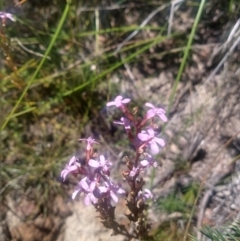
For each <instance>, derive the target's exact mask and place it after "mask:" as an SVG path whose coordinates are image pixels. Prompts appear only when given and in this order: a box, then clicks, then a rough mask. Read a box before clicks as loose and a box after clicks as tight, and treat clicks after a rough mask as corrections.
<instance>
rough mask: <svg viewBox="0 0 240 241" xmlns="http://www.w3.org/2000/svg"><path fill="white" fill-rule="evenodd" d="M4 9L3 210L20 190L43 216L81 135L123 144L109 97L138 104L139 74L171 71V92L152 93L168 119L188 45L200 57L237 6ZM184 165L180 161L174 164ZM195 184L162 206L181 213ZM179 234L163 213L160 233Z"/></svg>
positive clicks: (111, 0)
mask: <svg viewBox="0 0 240 241" xmlns="http://www.w3.org/2000/svg"><path fill="white" fill-rule="evenodd" d="M69 2H70V1H69ZM0 9H1V11H6V12H10V13H13V14H14V15H15V16H16V19H17V21H16V22H11V21H10V20H7V21H6V23H5V26H4V24H1V26H0V126H1V129H0V130H1V132H0V150H1V152H0V160H1V162H0V199H1V201H0V202H1V203H2V204H1V208H0V209H1V210H6V208H7V200H8V199H7V198H6V197H8V196H9V195H10V196H11V197H12V198H15V197H17V196H22V195H23V196H27V197H28V199H31V200H34V202H36V205H37V206H38V207H39V209H40V210H41V212H44V213H46V214H47V213H51V211H49V210H51V207H52V203H51V201H50V202H49V200H53V199H54V198H55V197H56V196H57V195H66V193H67V195H68V194H69V193H68V185H70V186H71V183H67V185H62V183H61V180H60V178H59V174H60V171H61V168H63V166H64V165H65V163H66V161H67V160H68V158H69V156H70V155H72V154H73V153H74V152H76V151H77V150H78V143H77V140H78V138H80V137H81V136H89V135H93V136H94V137H96V138H100V137H101V136H105V138H106V139H105V141H106V143H108V142H114V143H117V146H118V145H119V146H121V145H123V144H124V143H122V142H123V141H122V140H120V141H119V136H121V135H122V133H118V134H113V133H115V132H116V130H115V129H114V127H113V126H111V125H110V124H109V123H108V120H109V119H107V117H106V110H105V108H104V106H105V103H106V101H108V100H109V99H111V98H113V97H114V96H116V95H117V94H119V93H120V94H123V95H125V96H128V97H131V98H133V99H134V100H135V101H136V102H139V103H142V101H146V99H145V93H144V92H143V90H139V88H138V87H137V86H136V85H135V81H136V79H137V80H138V81H139V80H140V81H141V80H146V79H148V78H149V77H151V78H153V77H155V76H158V75H159V73H160V72H161V71H162V70H164V71H169V73H170V74H171V75H173V76H174V78H173V80H169V83H168V84H169V85H170V86H171V94H170V95H169V98H168V99H161V97H160V96H159V94H158V93H157V90H156V89H151V88H150V90H149V91H151V92H152V93H154V94H155V95H157V96H158V97H159V99H160V101H161V102H162V104H163V105H164V107H165V108H166V109H167V110H168V114H169V116H170V118H171V115H173V113H174V110H173V103H174V100H175V93H176V91H177V90H178V84H179V82H182V83H185V84H186V85H187V79H188V75H187V72H186V70H185V67H186V66H190V65H194V64H195V62H194V61H195V60H194V59H193V58H192V57H193V53H195V52H198V53H199V55H201V54H202V55H204V51H202V49H201V47H199V46H200V45H208V44H209V45H211V44H213V45H214V44H216V43H218V42H219V41H223V42H224V41H225V40H226V39H227V37H228V35H229V32H230V30H231V28H232V27H233V26H234V24H235V23H236V22H237V20H238V17H239V13H240V5H239V2H238V1H236V0H229V1H225V0H211V1H200V0H190V1H188V0H185V1H184V0H182V1H172V2H171V1H170V0H169V1H161V0H159V1H154V0H148V1H145V0H139V1H127V0H121V1H120V0H105V1H98V0H95V1H94V0H90V1H83V0H79V1H77V0H72V1H71V4H67V3H66V1H65V0H52V1H48V0H41V1H38V0H26V1H19V2H18V1H9V0H7V1H4V0H2V1H0ZM174 19H175V21H174ZM203 57H204V56H203ZM220 60H221V58H220V59H214V61H215V62H213V63H211V65H210V66H208V71H209V73H210V72H211V70H213V69H214V67H215V66H216V65H217V64H218V63H219V62H220ZM205 77H206V75H205ZM201 80H202V76H199V79H198V80H197V79H195V81H201ZM145 83H147V84H146V85H148V84H150V83H149V82H145ZM126 86H127V87H126ZM129 86H130V88H129ZM160 101H159V102H160ZM161 102H160V103H161ZM120 139H121V138H120ZM116 149H117V150H121V148H120V147H116ZM179 163H181V162H179ZM187 170H188V166H187V165H185V164H184V163H183V165H181V164H179V166H178V172H187ZM198 188H199V185H198V184H195V183H193V184H192V185H190V186H188V187H187V188H186V189H184V190H183V191H182V192H181V193H175V192H173V193H171V194H169V195H167V196H166V197H165V198H164V199H162V200H160V201H159V204H158V205H159V206H158V207H159V210H164V212H167V213H172V212H179V213H183V214H184V215H185V216H186V217H182V218H183V219H185V220H187V219H188V218H189V215H190V213H191V208H192V206H193V204H194V200H195V198H196V197H197V192H198ZM1 217H2V219H4V215H3V214H2V216H1ZM191 223H192V224H193V226H194V218H193V220H192V222H191ZM190 230H191V228H190ZM189 232H190V231H189ZM183 233H184V229H181V228H179V226H178V224H177V222H175V221H167V222H165V223H163V224H162V226H161V228H159V229H158V230H157V231H156V237H157V240H165V241H166V240H181V239H182V237H183ZM10 236H11V234H9V237H10ZM10 240H11V239H10Z"/></svg>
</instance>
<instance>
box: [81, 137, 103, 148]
mask: <svg viewBox="0 0 240 241" xmlns="http://www.w3.org/2000/svg"><path fill="white" fill-rule="evenodd" d="M78 140H79V141H86V142H87V151H90V150H91V149H92V147H93V144H99V143H98V142H96V141H95V139H93V138H92V137H91V136H90V137H88V138H87V139H85V138H83V139H78Z"/></svg>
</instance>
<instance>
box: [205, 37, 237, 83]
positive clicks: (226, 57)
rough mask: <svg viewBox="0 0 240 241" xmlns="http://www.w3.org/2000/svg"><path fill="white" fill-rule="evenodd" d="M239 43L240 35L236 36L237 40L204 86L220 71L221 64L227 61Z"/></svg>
mask: <svg viewBox="0 0 240 241" xmlns="http://www.w3.org/2000/svg"><path fill="white" fill-rule="evenodd" d="M239 43H240V35H239V36H238V38H237V40H236V41H235V42H234V44H233V45H232V47H231V48H230V49H229V51H228V52H227V53H226V54H225V56H224V57H223V59H222V60H221V61H220V63H219V64H218V65H217V67H216V68H215V69H214V71H213V72H212V73H211V74H210V76H209V77H208V78H207V80H206V81H205V83H204V84H206V83H208V82H209V81H210V80H211V79H212V78H213V77H214V76H215V75H216V74H217V72H218V71H219V70H220V68H221V67H222V66H223V64H224V63H225V62H226V61H227V59H228V58H229V57H230V55H231V54H232V52H233V51H234V49H235V48H236V47H237V46H238V44H239Z"/></svg>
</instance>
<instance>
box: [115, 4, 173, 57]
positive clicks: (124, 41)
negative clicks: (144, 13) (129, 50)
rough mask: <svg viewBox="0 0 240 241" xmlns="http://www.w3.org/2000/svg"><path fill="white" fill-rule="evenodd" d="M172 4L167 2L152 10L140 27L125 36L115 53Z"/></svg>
mask: <svg viewBox="0 0 240 241" xmlns="http://www.w3.org/2000/svg"><path fill="white" fill-rule="evenodd" d="M169 5H170V4H169V3H165V4H163V5H162V6H160V7H158V8H157V9H156V10H154V11H153V12H151V13H150V14H149V15H148V17H147V18H146V19H145V20H144V21H143V22H142V23H141V24H140V26H139V28H138V29H136V30H135V31H134V32H132V33H131V34H130V35H129V36H128V37H127V38H125V39H124V40H123V42H122V43H120V44H119V45H118V47H117V49H116V50H115V51H114V54H117V53H118V52H119V51H120V49H121V48H122V47H123V45H124V44H125V43H127V42H128V41H129V40H130V39H132V38H133V37H134V36H135V35H137V34H138V33H139V31H140V30H141V29H142V28H143V27H144V26H145V25H146V24H147V23H148V22H149V21H150V20H151V19H152V18H153V17H154V16H155V15H156V14H157V13H158V12H160V11H162V10H163V9H165V8H167V7H168V6H169Z"/></svg>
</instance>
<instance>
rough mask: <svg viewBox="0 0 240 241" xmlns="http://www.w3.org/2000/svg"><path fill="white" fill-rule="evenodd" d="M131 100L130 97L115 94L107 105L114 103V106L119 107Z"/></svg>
mask: <svg viewBox="0 0 240 241" xmlns="http://www.w3.org/2000/svg"><path fill="white" fill-rule="evenodd" d="M130 101H131V100H130V99H123V97H122V96H121V95H119V96H117V97H116V98H115V100H114V101H111V102H108V103H107V106H112V105H115V106H116V107H121V106H123V105H124V104H127V103H129V102H130Z"/></svg>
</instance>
